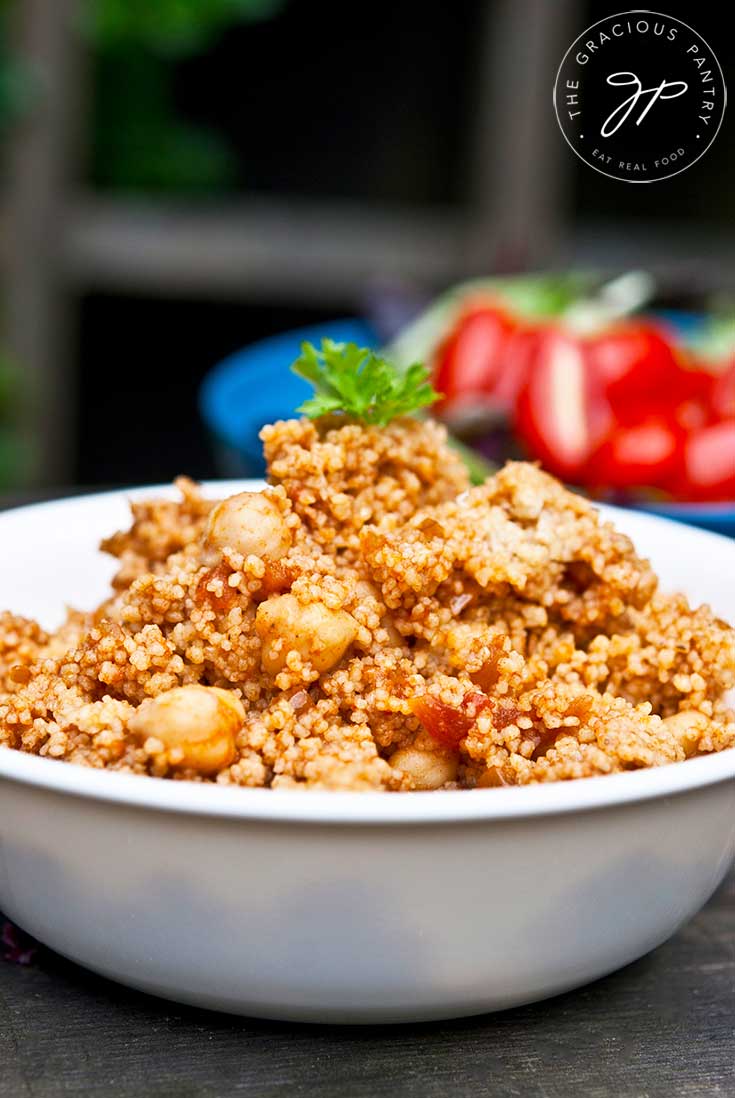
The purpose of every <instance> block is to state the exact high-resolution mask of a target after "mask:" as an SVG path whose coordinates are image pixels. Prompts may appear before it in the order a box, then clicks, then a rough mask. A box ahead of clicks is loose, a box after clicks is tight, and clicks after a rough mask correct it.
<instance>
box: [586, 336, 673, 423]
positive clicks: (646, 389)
mask: <svg viewBox="0 0 735 1098" xmlns="http://www.w3.org/2000/svg"><path fill="white" fill-rule="evenodd" d="M587 348H588V355H589V362H590V367H591V369H592V370H593V371H594V372H595V374H596V375H597V377H598V378H599V380H600V384H601V386H602V389H603V392H604V393H605V395H606V396H607V397H608V399H609V400H610V403H611V404H612V406H613V408H614V410H615V412H616V413H618V414H620V413H622V414H623V415H624V414H625V413H626V411H627V410H628V409H630V408H631V407H632V408H633V409H635V408H636V407H638V408H640V403H641V402H645V403H649V402H650V401H652V400H653V401H657V400H660V398H661V395H662V394H663V393H665V392H666V387H667V384H670V382H671V377H672V373H673V372H674V371H675V370H677V369H678V363H677V359H676V354H675V351H674V347H673V344H672V343H671V342H670V340H669V339H668V338H667V337H666V335H665V333H664V332H663V331H662V330H661V329H660V328H657V327H656V326H655V325H652V324H646V323H641V322H638V323H636V322H629V323H622V324H619V325H617V326H616V327H614V328H610V329H609V330H608V331H605V332H602V333H601V334H600V335H597V336H592V337H591V338H589V339H588V340H587Z"/></svg>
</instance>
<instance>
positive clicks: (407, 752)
mask: <svg viewBox="0 0 735 1098" xmlns="http://www.w3.org/2000/svg"><path fill="white" fill-rule="evenodd" d="M388 762H389V763H390V765H391V766H393V767H395V769H396V770H402V771H403V773H404V774H407V775H408V777H409V778H410V779H411V781H412V783H413V786H414V789H440V788H441V787H442V786H443V785H446V783H447V782H453V781H454V780H455V778H456V777H457V766H458V760H457V757H456V756H455V755H450V754H449V753H448V752H440V751H427V750H426V748H423V747H400V748H399V749H398V751H395V752H394V753H393V754H392V755H391V757H390V759H389V760H388Z"/></svg>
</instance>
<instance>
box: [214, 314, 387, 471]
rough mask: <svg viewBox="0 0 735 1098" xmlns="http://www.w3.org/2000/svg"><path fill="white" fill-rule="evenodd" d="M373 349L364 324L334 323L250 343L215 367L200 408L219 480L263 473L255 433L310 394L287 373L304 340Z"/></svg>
mask: <svg viewBox="0 0 735 1098" xmlns="http://www.w3.org/2000/svg"><path fill="white" fill-rule="evenodd" d="M325 337H326V338H329V339H334V340H336V341H337V342H341V343H357V345H358V346H360V347H377V346H378V338H377V336H376V334H375V332H374V331H373V329H372V328H370V327H369V325H367V324H365V323H364V322H363V321H362V320H352V319H347V320H334V321H327V322H326V323H324V324H318V325H314V326H312V327H309V328H299V329H295V330H292V331H289V332H283V333H282V334H281V335H277V336H272V337H271V338H270V339H262V340H259V341H258V342H257V343H251V344H250V345H249V346H248V347H244V348H243V350H241V351H236V352H235V353H234V354H232V355H229V357H228V358H225V359H223V361H222V362H220V363H218V365H217V366H215V367H214V369H213V370H211V371H210V373H209V374H207V376H206V377H205V379H204V383H203V384H202V387H201V390H200V392H199V410H200V412H201V415H202V418H203V420H204V422H205V424H206V425H207V427H208V429H209V431H210V434H211V436H212V440H213V443H214V448H215V456H216V460H217V465H218V468H219V472H220V475H221V476H224V477H257V476H262V475H263V473H264V472H265V463H264V461H263V447H262V443H261V441H260V439H259V438H258V432H259V431H260V428H261V427H262V426H263V424H264V423H273V422H274V421H275V420H277V419H290V418H291V417H293V415H294V414H295V411H296V409H297V408H298V406H299V405H300V404H301V403H303V401H304V400H306V398H307V397H308V396H309V395H310V394H311V386H310V385H309V384H308V383H307V382H306V381H303V380H302V378H300V377H297V376H296V374H293V373H291V370H290V369H289V367H290V366H291V363H292V362H293V361H294V359H296V358H298V356H299V353H300V351H301V344H302V343H304V342H309V343H316V344H319V343H320V341H321V340H322V339H324V338H325Z"/></svg>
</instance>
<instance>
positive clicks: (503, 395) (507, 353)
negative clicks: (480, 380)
mask: <svg viewBox="0 0 735 1098" xmlns="http://www.w3.org/2000/svg"><path fill="white" fill-rule="evenodd" d="M546 330H547V329H545V328H542V327H534V328H517V329H516V331H515V332H511V334H510V337H509V338H508V341H507V343H506V345H505V348H504V350H503V356H502V357H503V363H502V368H501V370H500V375H499V377H498V380H497V382H496V384H495V387H494V389H493V393H492V398H493V403H494V404H495V406H496V407H497V408H498V410H499V411H501V412H504V413H505V414H506V415H507V416H511V417H512V416H513V414H514V412H515V409H516V405H517V404H518V398H519V396H520V394H521V392H522V390H523V387H524V386H525V384H526V381H527V379H528V375H529V373H530V371H531V369H532V367H533V364H534V361H535V359H536V357H537V354H538V351H539V348H540V346H541V343H542V341H543V339H544V336H545V333H546Z"/></svg>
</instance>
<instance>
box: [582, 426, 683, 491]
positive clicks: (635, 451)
mask: <svg viewBox="0 0 735 1098" xmlns="http://www.w3.org/2000/svg"><path fill="white" fill-rule="evenodd" d="M683 445H684V431H683V430H682V428H681V427H679V426H678V425H677V424H676V423H675V422H674V421H672V420H668V419H665V418H664V417H663V416H658V417H653V416H652V417H649V418H647V419H644V420H643V421H642V422H641V423H637V424H636V425H635V426H633V427H617V428H615V429H614V430H613V431H612V432H611V434H610V435H609V437H608V438H606V439H605V441H604V442H603V443H602V445H601V446H600V448H599V449H598V450H597V452H596V453H595V454H594V455H593V456H592V458H591V459H590V476H591V478H592V479H593V480H594V482H595V483H598V484H600V485H602V486H605V487H609V488H633V487H636V486H641V487H643V486H645V487H662V486H664V485H666V484H667V482H668V481H670V480H671V478H672V477H674V476H676V474H677V472H678V469H679V467H680V464H681V458H682V451H683Z"/></svg>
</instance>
